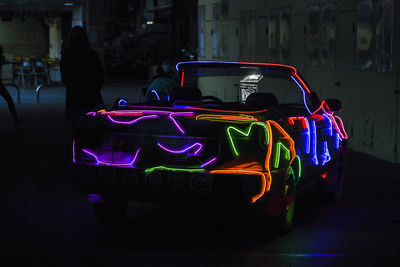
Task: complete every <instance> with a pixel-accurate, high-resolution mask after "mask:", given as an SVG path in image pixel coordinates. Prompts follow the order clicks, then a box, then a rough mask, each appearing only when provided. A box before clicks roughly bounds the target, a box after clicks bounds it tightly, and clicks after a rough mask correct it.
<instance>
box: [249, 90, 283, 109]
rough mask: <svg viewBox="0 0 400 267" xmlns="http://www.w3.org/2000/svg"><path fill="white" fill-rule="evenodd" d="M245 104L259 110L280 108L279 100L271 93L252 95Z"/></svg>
mask: <svg viewBox="0 0 400 267" xmlns="http://www.w3.org/2000/svg"><path fill="white" fill-rule="evenodd" d="M245 104H246V106H251V107H257V108H271V107H275V108H278V107H279V102H278V98H277V97H276V96H275V95H274V94H271V93H252V94H250V95H249V96H248V97H247V99H246V102H245Z"/></svg>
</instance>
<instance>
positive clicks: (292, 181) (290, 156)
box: [72, 61, 347, 232]
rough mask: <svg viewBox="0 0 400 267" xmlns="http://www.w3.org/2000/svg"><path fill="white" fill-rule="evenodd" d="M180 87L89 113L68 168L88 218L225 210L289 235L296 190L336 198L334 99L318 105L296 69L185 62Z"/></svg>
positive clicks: (341, 132)
mask: <svg viewBox="0 0 400 267" xmlns="http://www.w3.org/2000/svg"><path fill="white" fill-rule="evenodd" d="M176 69H177V71H178V74H179V77H180V83H179V85H177V86H176V88H173V89H172V90H165V89H162V88H160V90H158V89H157V88H156V89H154V90H151V92H149V94H151V95H150V96H146V99H147V100H146V102H144V103H129V102H128V101H127V100H125V99H117V101H116V102H115V104H114V105H113V106H112V107H111V108H110V109H108V110H98V111H93V112H89V113H87V114H86V116H83V117H82V118H81V120H80V122H79V127H78V128H79V130H78V134H77V137H76V139H75V140H74V141H73V146H72V150H73V163H72V167H73V168H72V169H73V174H74V177H75V180H76V181H77V182H78V183H79V185H80V186H81V187H82V189H83V190H84V192H85V193H87V194H88V196H89V201H90V202H91V203H92V204H93V208H94V212H95V214H96V216H97V217H98V218H99V219H100V220H103V221H110V220H115V219H118V218H121V217H122V216H123V214H124V212H125V210H126V208H127V203H128V201H130V200H138V201H165V200H167V199H168V200H170V199H173V200H177V201H185V202H190V201H191V200H196V201H197V200H200V201H207V202H210V203H217V202H218V203H221V201H222V202H224V203H226V204H227V205H229V206H231V207H249V208H253V207H254V208H257V209H258V210H261V211H262V213H263V214H266V215H269V216H273V217H275V219H276V220H277V221H278V222H279V228H280V230H281V231H283V232H287V231H289V230H290V229H291V227H292V223H293V215H294V208H295V201H296V193H297V192H298V191H300V190H303V189H306V188H309V187H313V186H317V185H319V186H318V188H321V189H323V190H324V192H325V193H326V194H327V195H329V196H330V197H332V198H336V199H340V198H341V197H342V194H343V181H344V176H343V170H344V166H343V165H344V157H345V154H346V139H347V134H346V132H345V129H344V126H343V123H342V120H341V119H340V117H338V116H337V115H335V112H338V111H340V110H341V103H340V101H339V100H336V99H325V100H323V101H321V100H320V99H319V98H318V96H317V94H316V93H315V92H313V91H312V90H311V89H310V88H309V86H308V84H307V82H306V81H305V80H304V79H303V78H302V76H301V75H300V73H299V72H298V71H297V70H296V68H294V67H292V66H287V65H281V64H270V63H248V62H214V61H213V62H209V61H203V62H201V61H190V62H182V63H178V64H177V66H176Z"/></svg>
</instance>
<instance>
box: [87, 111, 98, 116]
mask: <svg viewBox="0 0 400 267" xmlns="http://www.w3.org/2000/svg"><path fill="white" fill-rule="evenodd" d="M96 114H97V112H96V111H90V112H88V113H86V116H96Z"/></svg>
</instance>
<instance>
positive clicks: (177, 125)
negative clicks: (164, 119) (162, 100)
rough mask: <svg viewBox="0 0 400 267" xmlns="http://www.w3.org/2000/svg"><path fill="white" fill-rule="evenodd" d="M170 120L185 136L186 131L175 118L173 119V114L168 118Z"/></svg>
mask: <svg viewBox="0 0 400 267" xmlns="http://www.w3.org/2000/svg"><path fill="white" fill-rule="evenodd" d="M168 118H169V119H170V120H171V121H172V122H173V123H174V124H175V127H176V128H177V129H178V130H179V131H180V132H181V133H183V134H185V131H184V130H183V128H182V126H181V125H180V124H179V123H178V122H177V121H176V120H175V118H174V117H172V114H170V115H169V116H168Z"/></svg>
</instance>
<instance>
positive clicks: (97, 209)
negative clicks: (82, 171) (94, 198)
mask: <svg viewBox="0 0 400 267" xmlns="http://www.w3.org/2000/svg"><path fill="white" fill-rule="evenodd" d="M92 206H93V212H94V215H95V216H96V218H97V219H98V220H99V221H100V222H101V223H116V222H119V221H121V219H122V217H123V216H124V215H125V212H126V210H127V208H128V201H126V200H123V199H120V198H116V197H113V198H104V201H103V203H93V204H92Z"/></svg>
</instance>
